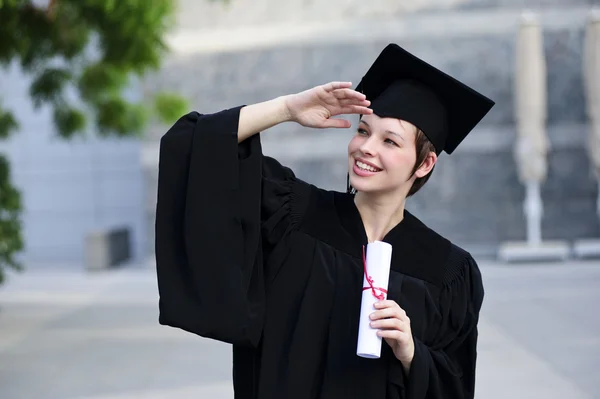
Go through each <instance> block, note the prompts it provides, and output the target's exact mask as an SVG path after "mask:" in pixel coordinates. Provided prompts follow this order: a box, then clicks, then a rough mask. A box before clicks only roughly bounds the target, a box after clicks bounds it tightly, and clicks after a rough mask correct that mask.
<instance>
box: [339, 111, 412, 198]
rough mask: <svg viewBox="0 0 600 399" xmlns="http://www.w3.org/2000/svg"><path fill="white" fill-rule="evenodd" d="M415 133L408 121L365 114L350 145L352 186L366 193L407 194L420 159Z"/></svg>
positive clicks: (349, 156) (349, 165) (349, 157)
mask: <svg viewBox="0 0 600 399" xmlns="http://www.w3.org/2000/svg"><path fill="white" fill-rule="evenodd" d="M416 133H417V128H416V127H415V126H414V125H413V124H411V123H409V122H406V121H402V120H400V119H396V118H380V117H379V116H377V115H375V114H371V115H363V117H362V119H361V121H360V122H359V125H358V128H357V132H356V134H355V136H354V137H353V138H352V140H350V143H349V144H348V168H349V173H350V184H351V185H352V187H354V188H355V189H356V190H357V191H360V192H365V193H390V192H398V191H400V192H403V193H404V194H405V195H406V193H408V191H409V190H410V187H411V186H412V183H413V181H414V179H415V176H413V177H412V178H411V176H410V175H411V172H412V170H413V168H414V166H415V162H416V160H417V154H416V149H415V138H416ZM417 177H419V176H417Z"/></svg>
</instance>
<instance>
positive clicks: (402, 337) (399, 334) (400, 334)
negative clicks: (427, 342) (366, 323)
mask: <svg viewBox="0 0 600 399" xmlns="http://www.w3.org/2000/svg"><path fill="white" fill-rule="evenodd" d="M377 335H378V336H379V337H381V338H387V339H393V340H395V341H400V342H406V341H408V340H410V334H409V333H406V332H404V331H398V330H379V331H377Z"/></svg>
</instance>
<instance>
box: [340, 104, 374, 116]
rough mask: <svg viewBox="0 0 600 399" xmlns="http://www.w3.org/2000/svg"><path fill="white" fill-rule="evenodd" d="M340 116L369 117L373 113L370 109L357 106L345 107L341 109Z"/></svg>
mask: <svg viewBox="0 0 600 399" xmlns="http://www.w3.org/2000/svg"><path fill="white" fill-rule="evenodd" d="M341 113H342V114H360V115H370V114H372V113H373V110H372V109H371V108H367V107H361V106H359V105H349V106H346V107H342V109H341Z"/></svg>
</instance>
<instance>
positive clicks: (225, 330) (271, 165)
mask: <svg viewBox="0 0 600 399" xmlns="http://www.w3.org/2000/svg"><path fill="white" fill-rule="evenodd" d="M241 108H242V107H237V108H232V109H228V110H224V111H221V112H218V113H215V114H210V115H202V114H199V113H197V112H192V113H189V114H187V115H185V116H183V117H182V118H180V119H179V120H178V121H177V122H176V123H175V124H174V125H173V126H172V127H171V128H170V129H169V130H168V131H167V132H166V134H165V135H164V136H163V137H162V138H161V141H160V150H159V167H158V193H157V204H156V221H155V256H156V272H157V282H158V291H159V292H158V293H159V323H160V324H162V325H167V326H171V327H176V328H180V329H182V330H185V331H187V332H191V333H194V334H197V335H200V336H202V337H206V338H211V339H216V340H219V341H223V342H227V343H232V344H236V345H241V346H249V347H255V346H256V345H257V344H258V341H259V340H260V336H261V334H262V327H263V319H264V312H265V309H264V306H265V282H264V270H263V256H264V253H263V250H262V248H263V246H266V245H267V244H270V245H271V246H273V245H275V243H276V242H277V240H279V239H280V238H281V236H282V235H283V234H286V233H287V232H289V231H290V230H291V228H292V227H293V224H294V222H295V221H296V220H298V219H299V217H300V216H299V215H300V213H299V212H296V211H295V208H294V207H293V205H292V203H293V191H294V183H295V182H296V181H297V180H296V179H295V177H294V174H293V173H292V172H291V170H289V169H287V168H284V167H283V166H281V165H280V164H279V163H277V162H276V161H275V160H273V159H271V158H268V157H264V156H263V155H262V150H261V145H260V139H259V135H258V134H256V135H254V136H252V137H251V138H249V139H247V140H245V141H244V142H243V143H241V144H238V142H237V129H238V121H239V112H240V109H241ZM265 226H268V227H265Z"/></svg>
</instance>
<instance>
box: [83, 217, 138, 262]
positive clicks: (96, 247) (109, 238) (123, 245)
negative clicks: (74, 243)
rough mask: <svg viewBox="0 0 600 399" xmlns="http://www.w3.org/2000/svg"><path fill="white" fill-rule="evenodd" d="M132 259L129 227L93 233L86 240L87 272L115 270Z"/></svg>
mask: <svg viewBox="0 0 600 399" xmlns="http://www.w3.org/2000/svg"><path fill="white" fill-rule="evenodd" d="M130 258H131V232H130V229H129V228H127V227H115V228H110V229H102V230H95V231H91V232H89V233H88V234H87V236H86V238H85V267H86V269H87V270H106V269H112V268H115V267H117V266H119V265H121V264H123V263H124V262H126V261H128V260H129V259H130Z"/></svg>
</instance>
